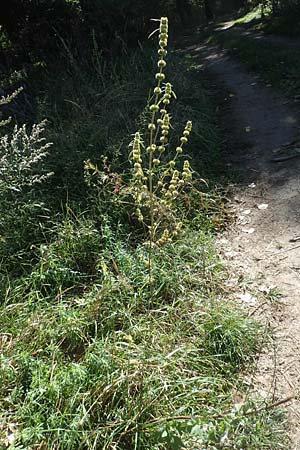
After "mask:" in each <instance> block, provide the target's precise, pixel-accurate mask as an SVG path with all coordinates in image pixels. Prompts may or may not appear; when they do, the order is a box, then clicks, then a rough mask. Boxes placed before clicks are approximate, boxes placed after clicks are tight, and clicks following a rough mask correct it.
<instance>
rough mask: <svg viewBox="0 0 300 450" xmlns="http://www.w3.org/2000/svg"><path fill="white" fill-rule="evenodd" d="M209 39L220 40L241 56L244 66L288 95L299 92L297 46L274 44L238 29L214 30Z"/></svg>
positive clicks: (238, 56)
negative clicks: (245, 34) (252, 36)
mask: <svg viewBox="0 0 300 450" xmlns="http://www.w3.org/2000/svg"><path fill="white" fill-rule="evenodd" d="M212 40H213V41H214V42H216V43H219V44H221V45H222V46H223V47H224V48H226V49H228V50H229V52H230V53H231V54H232V55H233V56H235V57H237V58H238V59H240V60H241V62H242V63H243V64H245V66H246V67H247V68H248V69H249V70H250V71H253V72H256V73H258V74H259V75H260V77H261V78H262V79H263V80H264V81H265V82H266V83H268V84H271V85H272V86H274V87H275V88H277V89H279V90H281V91H284V92H286V93H287V94H289V95H299V94H300V81H299V77H298V73H299V70H300V50H299V49H297V48H293V49H289V48H288V46H287V47H282V46H280V47H279V46H276V45H275V44H271V43H266V42H263V41H261V42H260V41H257V40H253V39H251V37H243V36H241V35H240V33H239V32H238V31H235V30H229V31H226V32H222V33H217V34H214V35H213V36H212Z"/></svg>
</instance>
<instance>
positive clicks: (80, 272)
mask: <svg viewBox="0 0 300 450" xmlns="http://www.w3.org/2000/svg"><path fill="white" fill-rule="evenodd" d="M72 3H74V2H72ZM52 6H53V4H52V3H51V4H49V8H51V7H52ZM64 49H65V51H66V55H67V58H68V59H66V64H67V70H64V71H63V72H62V74H63V75H62V76H61V77H60V79H59V83H58V81H57V80H55V79H54V75H53V74H52V75H48V78H47V82H45V78H44V79H43V80H42V83H41V86H43V90H45V91H46V93H45V95H44V96H41V97H40V104H39V114H41V115H43V116H45V115H46V116H47V117H48V119H49V129H48V135H47V141H46V142H48V141H53V142H54V146H53V149H52V150H51V154H50V155H49V157H48V158H47V161H46V159H45V160H44V156H45V155H44V152H45V150H46V149H45V148H43V147H44V141H42V142H41V136H42V135H39V134H38V135H35V136H37V139H36V140H33V141H32V136H33V135H34V133H35V132H36V130H37V128H36V127H33V128H32V130H31V132H29V131H28V128H26V127H24V128H17V129H16V131H15V133H17V135H18V138H16V137H14V136H15V135H14V134H13V136H12V138H11V139H9V138H5V139H4V141H3V142H4V144H5V145H6V148H9V151H7V152H4V155H3V161H6V160H8V159H9V157H11V156H12V155H14V157H13V159H12V161H13V162H15V164H12V165H11V164H6V165H5V164H4V166H3V167H5V170H6V171H7V174H9V176H8V178H7V179H8V180H9V183H7V186H6V185H5V186H4V187H5V189H4V188H3V199H4V200H5V201H7V202H8V201H10V195H15V196H17V198H18V202H19V204H20V207H16V208H15V210H14V209H13V208H12V207H11V208H10V209H9V208H7V209H6V210H3V216H2V220H4V221H6V223H7V224H10V225H9V226H10V228H11V229H10V230H9V226H8V225H7V227H6V231H5V233H6V234H5V239H6V240H5V242H6V244H5V245H6V247H5V245H4V244H3V246H2V247H1V257H2V261H1V263H2V267H1V269H2V279H1V294H2V297H1V305H0V329H1V334H0V352H1V360H0V362H1V371H0V423H1V425H0V446H1V447H3V448H8V449H10V450H13V449H15V450H16V449H19V450H20V449H30V448H47V449H49V450H73V449H75V448H76V449H81V450H88V449H107V450H108V449H109V450H124V449H128V450H131V449H132V450H136V449H143V450H169V449H170V448H171V449H172V448H173V449H176V448H189V449H192V448H193V446H194V448H195V449H196V448H197V449H198V448H202V447H203V448H208V449H217V448H221V447H224V446H225V448H226V446H227V448H249V449H253V450H254V449H258V448H270V449H272V448H274V449H275V448H276V449H277V448H280V445H281V444H282V445H284V440H283V439H282V438H281V436H282V430H281V428H280V427H279V425H278V422H276V420H275V419H276V417H275V416H274V414H273V413H270V412H262V413H260V412H257V413H256V414H252V413H251V410H252V409H253V410H254V408H255V406H256V402H255V404H254V405H252V403H251V402H250V401H248V400H246V399H245V400H243V401H242V402H241V404H239V405H236V404H235V401H234V399H233V392H234V389H235V390H238V391H241V392H242V393H243V394H244V393H245V392H246V386H244V383H243V381H242V377H240V376H239V373H240V372H241V371H243V372H244V373H245V371H246V370H247V367H248V364H249V362H250V361H251V360H252V358H253V355H254V354H255V353H256V351H257V349H258V347H259V346H260V344H261V333H260V327H259V326H258V325H257V324H256V323H255V322H254V321H252V320H250V319H249V318H247V317H246V316H245V314H243V313H242V312H241V311H239V310H238V309H237V308H236V306H235V305H233V304H231V303H230V302H228V300H226V299H225V298H224V296H225V294H224V289H223V288H222V282H223V280H224V277H225V276H226V274H224V271H223V269H222V267H221V264H220V261H219V260H218V258H217V257H216V255H215V252H214V249H213V244H212V241H211V237H210V235H209V233H207V228H208V226H210V227H211V223H212V221H211V220H210V216H211V215H212V214H213V215H214V216H216V215H217V214H218V206H217V205H218V201H217V199H216V197H215V198H214V199H212V200H211V199H210V197H209V194H208V192H206V193H201V194H200V193H198V192H197V191H196V190H195V189H193V186H189V189H186V191H185V192H184V193H183V194H184V195H178V196H176V203H173V196H172V194H171V198H170V200H171V199H172V202H170V204H169V207H168V215H170V214H171V215H172V217H174V221H175V222H176V223H178V219H180V217H181V216H180V215H181V214H185V215H186V218H185V222H186V223H185V225H186V226H185V231H184V232H183V233H180V234H179V235H178V236H177V239H176V241H173V242H170V241H169V240H168V239H167V240H166V241H165V245H163V246H157V245H155V246H153V248H152V255H151V258H152V261H153V270H152V278H153V280H152V292H150V293H149V279H148V266H147V260H149V252H148V249H147V246H146V245H145V244H144V239H141V238H140V237H139V239H138V238H137V236H140V228H139V227H143V226H144V225H143V224H142V223H141V222H139V221H138V220H136V219H137V217H134V219H135V220H132V221H130V219H129V218H128V215H129V216H130V214H129V212H128V209H129V208H128V207H126V206H124V207H123V208H121V207H120V206H121V205H122V203H121V202H119V201H117V202H115V203H114V202H112V199H113V198H114V196H115V195H116V194H117V192H112V190H111V188H113V190H114V189H117V190H119V191H120V190H122V189H123V187H124V195H125V198H126V195H127V194H126V192H125V191H126V189H128V186H132V184H133V185H135V186H136V183H137V179H138V180H140V178H137V175H138V171H140V169H141V168H142V170H144V171H145V172H146V170H149V169H148V168H147V167H146V168H145V166H144V164H142V163H143V161H142V163H141V162H140V161H139V160H137V158H138V159H139V158H140V157H141V158H142V152H143V151H144V150H143V148H142V146H141V136H140V135H135V142H134V145H133V147H132V153H131V155H130V158H129V159H130V161H131V162H133V163H134V164H135V163H137V162H139V164H142V166H141V167H140V166H139V167H134V166H133V170H132V168H131V165H130V161H128V138H127V137H125V136H128V134H130V133H132V132H133V130H135V129H142V128H143V127H144V126H145V124H146V126H147V125H148V123H149V110H148V109H147V110H143V102H144V98H145V96H147V94H148V86H149V84H148V81H149V77H151V75H149V74H150V73H151V72H150V69H149V66H152V60H151V58H148V53H146V52H142V53H141V55H140V56H139V57H138V56H137V55H136V54H135V55H133V56H128V57H127V58H126V61H125V62H122V63H119V64H116V65H110V66H107V67H105V64H106V63H105V62H104V61H103V60H101V58H100V57H99V53H97V52H96V51H95V55H97V58H96V59H95V60H94V66H93V70H92V71H88V70H87V69H86V68H84V65H83V64H82V61H81V60H78V59H77V58H76V57H75V56H74V55H73V54H72V53H71V52H69V49H70V47H69V46H68V43H67V42H65V45H64ZM160 56H161V55H160ZM148 59H150V60H148ZM132 61H134V64H131V63H132ZM187 64H188V63H187ZM168 67H169V70H171V71H174V75H175V77H174V80H175V81H174V83H175V82H176V86H177V85H178V89H177V87H176V91H177V92H178V94H179V95H180V94H181V93H182V95H180V101H179V102H178V108H177V109H175V108H172V109H171V110H170V112H171V113H172V117H173V124H174V128H175V125H176V127H177V124H179V125H180V129H184V127H185V124H186V120H187V118H188V119H192V120H193V122H195V126H194V128H193V133H191V134H190V135H189V133H190V126H188V127H186V128H185V134H184V135H183V136H181V137H185V138H187V137H188V138H189V139H190V140H189V145H190V147H189V148H190V154H191V155H192V156H193V167H196V168H197V169H198V168H199V170H201V174H202V173H205V174H207V173H209V172H210V173H214V174H216V173H217V170H216V169H217V168H218V167H219V154H218V139H217V133H216V132H215V129H214V128H215V125H214V117H213V111H214V108H213V105H209V100H208V98H207V95H206V91H205V89H204V88H203V86H202V85H201V84H200V83H199V81H198V82H197V84H195V86H196V87H194V88H193V89H191V87H190V86H191V78H190V75H186V74H183V70H182V67H183V66H182V65H181V64H178V59H175V62H174V63H173V65H171V64H169V65H168ZM94 68H96V69H95V70H94ZM64 69H65V67H64ZM110 72H111V73H112V74H113V76H111V75H109V73H110ZM160 73H162V72H160ZM75 75H76V76H75ZM150 80H151V78H150ZM35 82H36V83H37V85H36V86H38V82H37V80H35ZM156 87H160V86H156ZM172 90H173V89H172V87H171V91H170V89H169V88H167V87H166V88H165V89H164V91H163V92H162V94H163V95H162V97H159V98H162V99H165V100H169V98H168V97H167V96H166V94H168V96H169V95H172ZM160 94H161V93H160ZM160 94H159V95H160ZM149 98H151V95H150V97H149ZM152 100H153V99H152ZM158 101H159V100H158V99H157V100H156V101H155V102H154V103H153V101H152V102H151V104H154V105H156V106H157V104H158ZM162 101H163V100H162ZM124 103H125V105H124ZM166 104H167V103H166ZM141 105H142V107H141ZM140 110H142V111H143V112H142V114H140V115H139V117H138V120H137V121H135V116H136V111H140ZM165 116H166V113H164V114H163V117H162V118H160V120H162V124H161V125H163V126H164V127H167V120H166V121H165V122H164V119H165ZM150 117H151V111H150ZM150 124H152V125H153V124H154V121H153V120H150ZM168 125H169V123H168ZM151 128H153V127H150V130H149V131H150V136H151ZM161 129H162V130H164V131H169V130H168V129H167V128H164V129H163V128H161ZM20 130H21V131H20ZM193 134H194V136H193ZM163 136H165V137H166V133H164V134H162V136H161V137H163ZM170 137H171V135H170ZM178 141H179V142H181V144H185V143H186V142H185V140H183V141H180V135H179V136H177V135H176V133H175V134H174V138H173V140H172V139H170V141H169V142H170V147H171V148H175V149H176V148H178V147H179V148H180V149H181V150H183V149H184V147H183V145H179V146H178V145H177V142H178ZM12 144H13V145H12ZM150 144H151V142H150ZM162 144H166V142H162ZM7 146H8V147H7ZM162 146H164V145H162ZM199 149H201V152H199ZM35 151H37V155H36V156H34V157H32V155H35ZM134 152H135V154H134ZM139 152H140V153H139ZM183 152H184V150H183ZM164 153H165V154H167V158H169V161H170V160H171V161H173V159H172V158H171V155H168V150H166V151H165V152H164ZM176 153H178V156H179V155H180V154H181V151H177V152H176ZM101 154H103V155H104V158H107V159H106V160H105V161H106V163H105V168H104V169H105V170H95V169H96V164H98V162H95V165H94V167H95V169H93V170H95V171H96V172H97V173H96V175H97V176H98V179H99V178H100V181H101V177H108V182H107V184H106V185H105V189H102V188H103V186H102V188H101V186H100V188H99V186H97V189H96V190H92V189H91V188H90V187H89V186H85V184H84V175H83V160H87V159H88V157H90V158H91V159H93V160H94V158H95V159H96V157H97V156H98V158H99V157H100V155H101ZM108 160H109V161H111V166H108V164H107V161H108ZM36 162H37V163H38V164H37V165H35V163H36ZM153 162H154V158H152V163H153ZM22 163H24V164H25V166H24V167H23V166H22ZM39 164H40V167H39V168H38V165H39ZM98 165H99V164H98ZM158 167H162V168H163V169H162V170H165V168H164V166H163V165H161V166H160V164H159V165H158ZM16 168H17V170H15V169H16ZM23 169H24V170H23ZM172 169H173V172H172V174H169V175H168V179H167V182H166V192H168V191H170V192H172V191H173V192H174V190H173V189H172V190H170V189H169V188H170V186H171V185H174V183H172V179H173V175H174V174H175V173H176V172H175V171H176V170H177V169H175V167H172ZM205 170H206V171H205ZM52 171H54V172H56V173H55V175H53V176H52V177H50V178H49V180H47V183H44V184H42V185H41V187H39V185H38V184H37V183H36V181H38V180H39V181H44V180H43V177H44V174H49V173H50V172H52ZM185 172H186V175H187V176H186V179H187V181H188V184H191V183H190V172H189V170H187V165H186V167H185ZM115 174H121V175H122V183H124V185H122V184H121V185H119V184H117V183H118V182H119V178H118V177H119V175H118V176H117V177H116V176H115ZM147 175H149V173H147ZM153 175H154V176H153V180H154V186H155V185H156V184H155V183H156V181H157V183H158V182H159V177H160V175H159V176H158V178H157V179H156V178H155V177H156V173H154V174H153ZM18 176H19V177H20V178H19V180H20V187H19V190H18V191H16V190H15V189H11V186H15V185H16V183H15V179H17V177H18ZM195 177H197V174H195ZM174 178H175V177H174ZM123 180H124V181H123ZM148 180H149V177H148V178H147V181H148ZM143 181H145V180H143ZM174 181H176V183H177V180H174ZM101 182H102V181H101ZM125 183H127V184H125ZM196 183H198V184H199V183H202V186H204V184H203V181H201V180H198V181H196ZM43 185H45V186H44V188H43ZM100 185H101V183H100ZM148 192H149V191H148ZM133 194H134V195H133V197H134V198H133V199H134V202H133V203H134V204H135V203H136V201H138V198H137V197H136V196H135V193H133ZM130 195H131V196H132V193H130ZM53 197H55V198H54V199H53ZM154 199H155V197H154ZM159 199H160V200H159V202H160V201H161V200H163V199H164V196H162V197H159ZM74 200H76V202H75V201H74ZM174 200H175V198H174ZM177 200H178V204H177ZM18 202H17V204H18ZM60 202H62V204H63V205H65V204H66V203H67V206H64V208H63V210H61V209H59V208H58V204H59V203H60ZM123 204H124V202H123ZM154 204H155V201H154ZM159 204H160V203H159ZM10 205H11V206H12V203H11V204H10ZM73 205H75V206H73ZM71 206H72V207H71ZM80 206H81V210H80ZM135 208H136V204H135ZM120 210H121V211H120ZM147 210H148V205H147V200H146V211H145V212H144V211H143V214H145V216H146V215H147V214H148V213H147ZM58 211H59V214H58ZM212 211H213V213H212ZM133 212H134V211H133ZM195 212H197V214H195ZM126 214H127V217H126ZM143 220H144V218H143ZM147 220H148V221H149V218H148V219H147ZM13 223H14V224H15V225H16V226H15V227H14V228H13V227H12V224H13ZM200 223H201V224H202V223H206V227H207V228H206V229H205V230H201V231H199V230H198V231H195V228H199V224H200ZM208 224H209V225H208ZM146 225H148V222H147V221H146ZM150 225H151V217H150ZM148 232H149V231H148V229H147V228H146V232H144V236H145V235H147V234H148ZM144 236H143V237H144ZM5 256H9V257H8V258H6V259H5ZM270 430H271V431H272V432H271V431H270ZM274 430H275V433H274Z"/></svg>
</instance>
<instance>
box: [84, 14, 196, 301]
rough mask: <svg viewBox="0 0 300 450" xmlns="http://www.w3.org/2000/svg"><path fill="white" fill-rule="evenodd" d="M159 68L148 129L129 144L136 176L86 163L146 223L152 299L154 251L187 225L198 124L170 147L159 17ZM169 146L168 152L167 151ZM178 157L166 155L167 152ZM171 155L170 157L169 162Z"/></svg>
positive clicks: (163, 31)
mask: <svg viewBox="0 0 300 450" xmlns="http://www.w3.org/2000/svg"><path fill="white" fill-rule="evenodd" d="M156 31H158V32H159V48H158V62H157V66H158V70H157V73H156V74H155V80H156V85H155V87H154V88H153V92H152V97H151V99H150V102H149V105H148V106H147V110H148V118H149V121H148V127H147V130H145V132H144V134H143V135H142V134H141V132H140V131H137V132H136V133H135V134H134V137H133V140H132V142H131V143H130V145H129V148H130V152H129V161H130V164H131V172H130V176H129V177H128V176H122V175H119V174H115V173H111V172H110V166H109V165H108V164H107V161H106V160H105V164H104V170H99V169H98V167H97V166H95V165H94V164H92V163H91V161H86V163H85V169H86V171H87V172H91V171H92V172H93V173H94V174H95V175H98V176H99V175H100V180H101V183H102V185H106V186H110V192H111V193H112V194H115V197H113V195H112V196H111V197H110V201H112V202H119V204H120V203H122V202H123V204H124V205H126V208H127V210H129V209H131V210H132V211H131V212H130V214H131V215H132V216H134V217H135V218H136V220H137V221H138V222H139V223H140V224H142V225H143V226H144V229H146V234H147V244H148V261H147V265H148V269H149V284H150V290H151V297H152V295H153V292H152V291H153V287H152V286H153V249H154V247H158V246H161V245H163V244H165V243H167V242H170V241H171V240H172V238H173V236H175V235H177V234H178V233H179V232H180V231H181V229H182V226H183V224H182V222H181V221H178V220H177V218H176V215H175V214H174V206H175V203H176V200H177V199H178V197H179V196H180V194H181V193H182V191H183V190H184V189H185V188H186V187H187V185H189V184H190V182H191V179H192V171H191V168H190V164H189V161H188V160H184V161H183V164H180V159H181V157H182V153H183V149H184V146H185V145H186V144H187V142H188V138H189V135H190V133H191V131H192V122H191V121H188V122H187V123H186V125H185V128H184V130H183V132H182V136H181V137H180V139H179V142H178V144H177V146H176V147H175V149H174V151H173V152H172V151H171V149H170V148H169V146H170V143H169V137H170V136H169V134H170V128H171V116H170V114H169V112H168V107H169V105H170V103H171V100H172V99H176V95H175V92H174V91H173V86H172V84H171V83H169V82H166V76H165V73H164V72H165V68H166V65H167V62H166V57H167V45H168V19H167V17H162V18H161V19H160V20H159V28H158V29H157V30H156ZM167 149H168V152H166V150H167ZM166 153H167V154H168V155H172V156H171V158H170V156H169V158H166V157H165V156H164V154H166ZM166 159H168V160H166Z"/></svg>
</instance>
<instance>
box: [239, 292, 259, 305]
mask: <svg viewBox="0 0 300 450" xmlns="http://www.w3.org/2000/svg"><path fill="white" fill-rule="evenodd" d="M237 297H238V298H239V299H240V300H242V301H243V302H244V303H248V304H252V305H254V304H255V303H256V298H255V297H254V296H253V295H252V294H250V292H245V293H243V294H238V296H237Z"/></svg>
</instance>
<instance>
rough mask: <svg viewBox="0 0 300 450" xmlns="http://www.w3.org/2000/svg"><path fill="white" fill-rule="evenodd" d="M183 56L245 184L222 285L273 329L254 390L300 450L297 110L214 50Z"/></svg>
mask: <svg viewBox="0 0 300 450" xmlns="http://www.w3.org/2000/svg"><path fill="white" fill-rule="evenodd" d="M189 52H190V53H192V55H193V56H194V57H195V61H197V63H199V70H200V71H202V74H203V75H205V76H208V77H209V78H210V81H211V82H213V83H215V84H216V85H217V87H218V89H221V92H222V95H223V99H222V104H221V106H220V115H221V123H222V126H223V132H224V133H225V135H226V137H227V141H228V142H227V147H228V148H227V152H226V153H227V154H226V156H225V159H226V162H227V164H229V165H230V166H232V167H233V168H234V169H238V170H239V171H241V172H242V174H243V179H244V180H245V182H244V184H243V185H241V186H239V187H238V188H236V193H235V196H234V198H233V199H232V204H231V205H230V206H231V208H232V209H233V210H235V212H236V215H237V221H236V223H235V224H234V226H232V227H231V229H229V230H228V231H227V232H226V234H224V235H223V236H222V237H221V238H220V239H219V243H218V245H219V248H220V253H221V255H222V256H223V259H224V261H225V262H226V264H227V265H228V267H229V269H230V270H229V272H230V273H231V274H232V275H231V278H230V280H228V284H229V285H231V286H233V285H235V286H238V292H237V291H236V288H235V289H234V294H233V295H235V296H236V298H237V301H239V302H240V303H242V304H244V305H245V307H246V308H247V310H248V311H249V314H251V315H252V316H255V317H259V318H260V320H262V321H265V322H266V323H267V325H268V326H269V325H270V326H271V327H272V328H273V330H274V338H273V349H272V351H270V348H269V349H268V350H266V351H265V352H264V353H263V354H261V355H260V356H259V361H258V368H257V373H256V375H255V382H254V385H255V388H256V390H257V391H258V392H259V393H260V394H261V395H263V396H265V397H266V398H268V401H271V402H272V401H274V402H276V401H279V400H284V403H283V404H284V407H286V410H287V414H288V423H289V427H290V438H291V447H290V448H291V449H292V450H296V449H300V426H298V424H299V423H300V401H299V399H297V396H298V395H299V394H300V155H299V154H298V151H299V152H300V131H299V130H300V128H299V126H300V111H299V106H298V107H297V105H296V104H293V102H292V101H288V100H287V99H286V98H284V97H283V96H281V95H279V94H276V93H274V92H273V91H272V89H271V88H268V87H264V86H263V85H261V84H260V83H259V81H258V80H257V79H256V78H255V77H254V76H253V75H251V74H249V73H247V72H246V70H245V69H244V67H243V66H241V65H240V64H239V63H238V62H236V61H233V60H232V59H231V58H230V57H229V56H228V55H227V54H226V53H225V52H224V51H223V50H220V49H219V48H216V47H212V46H210V45H208V44H202V45H194V46H193V47H191V48H190V49H189ZM298 239H299V240H298ZM278 291H280V293H281V296H280V299H279V298H278ZM288 398H291V399H290V400H289V401H286V400H287V399H288Z"/></svg>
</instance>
